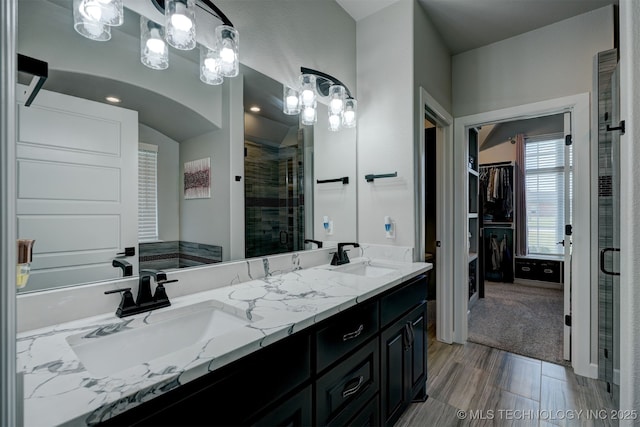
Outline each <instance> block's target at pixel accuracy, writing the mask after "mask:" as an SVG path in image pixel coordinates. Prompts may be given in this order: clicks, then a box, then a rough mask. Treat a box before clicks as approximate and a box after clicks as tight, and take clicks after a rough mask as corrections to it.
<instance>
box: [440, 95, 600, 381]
mask: <svg viewBox="0 0 640 427" xmlns="http://www.w3.org/2000/svg"><path fill="white" fill-rule="evenodd" d="M566 111H570V112H571V113H572V126H573V128H572V135H573V147H574V148H573V149H574V212H576V213H579V214H578V215H574V218H573V230H574V234H573V262H572V266H571V274H572V277H573V280H572V282H573V290H572V300H571V312H572V325H573V330H572V335H571V344H572V345H571V364H572V366H573V368H574V371H575V373H576V374H578V375H583V376H587V377H590V378H597V374H598V365H597V359H596V360H593V359H592V357H591V354H592V350H593V346H594V345H596V346H597V342H595V341H594V340H593V339H592V335H591V318H592V313H591V298H592V286H593V285H592V283H591V268H590V264H591V263H590V260H591V252H590V244H591V216H592V212H591V185H590V183H591V175H590V170H591V160H590V151H591V150H590V147H591V127H590V114H591V110H590V97H589V93H581V94H577V95H571V96H567V97H563V98H556V99H550V100H546V101H541V102H535V103H531V104H525V105H520V106H516V107H512V108H504V109H500V110H494V111H489V112H485V113H479V114H473V115H469V116H464V117H459V118H456V119H455V123H454V150H455V153H454V155H455V164H454V174H455V177H454V191H453V197H454V202H453V203H454V211H455V212H454V214H455V216H454V219H455V222H456V224H460V227H457V228H456V229H455V233H454V239H455V243H454V255H455V256H454V272H455V276H454V288H455V291H454V298H453V299H452V300H450V301H448V302H444V301H443V304H447V303H449V304H453V311H454V322H453V324H454V330H453V337H454V341H455V342H458V343H464V342H466V340H467V335H468V330H467V327H468V324H467V316H468V314H467V313H468V301H467V296H466V295H467V294H466V292H465V290H466V287H467V281H468V278H467V276H468V274H469V273H468V270H467V242H466V237H465V236H466V235H467V228H468V225H467V221H466V215H467V212H466V198H467V193H468V188H467V187H468V183H467V176H466V174H467V159H466V158H465V157H466V156H465V153H466V146H467V141H466V135H467V133H466V130H467V129H468V128H469V127H472V126H479V125H483V124H487V123H495V122H501V121H512V120H518V119H525V118H531V117H535V116H544V115H550V114H558V113H563V112H566ZM446 296H447V295H446V294H445V295H444V297H446Z"/></svg>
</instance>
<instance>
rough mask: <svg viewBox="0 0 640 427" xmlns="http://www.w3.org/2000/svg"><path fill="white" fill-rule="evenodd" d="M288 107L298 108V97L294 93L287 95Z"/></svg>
mask: <svg viewBox="0 0 640 427" xmlns="http://www.w3.org/2000/svg"><path fill="white" fill-rule="evenodd" d="M287 108H289V109H294V108H298V97H297V96H294V95H289V96H287Z"/></svg>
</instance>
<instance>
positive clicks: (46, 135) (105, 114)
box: [16, 85, 138, 291]
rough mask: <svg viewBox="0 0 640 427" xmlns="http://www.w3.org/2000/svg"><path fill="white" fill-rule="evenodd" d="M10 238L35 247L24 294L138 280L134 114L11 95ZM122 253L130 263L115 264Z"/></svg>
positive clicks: (51, 95) (54, 97) (53, 97)
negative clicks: (14, 110)
mask: <svg viewBox="0 0 640 427" xmlns="http://www.w3.org/2000/svg"><path fill="white" fill-rule="evenodd" d="M17 93H18V134H17V144H16V146H17V147H16V150H17V152H16V157H17V174H18V188H17V193H18V194H17V212H16V213H17V226H18V238H20V239H35V245H34V247H33V262H32V265H31V268H32V270H31V277H30V279H29V282H28V284H27V287H26V288H25V291H30V290H36V289H40V288H42V287H48V288H50V287H60V286H67V285H72V284H78V283H88V282H95V281H101V280H108V279H114V278H118V277H121V276H122V274H123V271H124V270H120V269H119V268H116V267H113V266H112V262H113V259H114V258H116V257H120V258H122V259H123V260H125V261H127V262H128V263H130V264H131V265H132V269H133V273H134V274H137V272H138V253H137V252H138V250H137V247H138V206H137V200H138V197H137V194H138V113H137V112H135V111H131V110H126V109H124V108H118V107H114V106H111V105H106V104H102V103H98V102H94V101H88V100H85V99H80V98H76V97H72V96H67V95H62V94H59V93H55V92H50V91H46V90H41V91H40V92H39V93H38V96H37V97H36V99H35V101H34V103H33V104H31V106H29V107H25V106H24V86H22V85H19V87H18V91H17ZM125 247H133V248H134V252H135V255H133V256H127V257H124V256H119V255H118V254H119V253H121V252H123V251H124V248H125Z"/></svg>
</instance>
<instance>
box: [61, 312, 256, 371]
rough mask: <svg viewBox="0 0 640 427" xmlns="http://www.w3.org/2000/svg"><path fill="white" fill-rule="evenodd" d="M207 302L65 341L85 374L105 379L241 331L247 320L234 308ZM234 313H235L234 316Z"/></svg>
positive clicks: (248, 322) (158, 313)
mask: <svg viewBox="0 0 640 427" xmlns="http://www.w3.org/2000/svg"><path fill="white" fill-rule="evenodd" d="M224 306H225V305H224V304H223V303H220V302H217V301H214V300H210V301H205V302H201V303H197V304H193V305H190V306H187V307H180V308H176V309H171V308H167V309H164V310H160V311H158V312H155V313H153V314H152V315H151V316H149V317H148V318H147V320H146V324H144V325H140V326H136V327H130V326H128V324H129V322H127V321H124V322H122V323H119V324H117V325H109V326H108V327H103V328H99V329H98V330H95V331H92V332H91V333H82V334H77V335H73V336H70V337H68V338H67V343H68V344H69V346H70V347H71V348H72V349H73V351H74V352H75V353H76V355H77V356H78V359H79V360H80V362H82V364H83V365H84V367H85V368H86V369H87V371H89V372H91V373H92V374H94V375H96V376H107V375H111V374H114V373H116V372H120V371H122V370H124V369H127V368H130V367H133V366H136V365H139V364H141V363H144V362H148V361H150V360H153V359H156V358H158V357H162V356H165V355H167V354H170V353H173V352H175V351H177V350H180V349H182V348H185V347H188V346H191V345H194V344H197V343H201V342H202V343H203V344H204V342H205V341H207V340H209V339H211V338H215V337H219V336H221V335H225V334H228V333H230V332H234V331H237V330H239V329H241V328H244V327H245V326H247V325H248V324H250V323H251V322H253V321H255V320H259V319H256V318H255V316H254V319H253V320H249V319H247V318H246V316H244V315H243V313H242V312H238V310H236V309H235V308H228V306H227V309H226V310H225V309H224V308H223V307H224ZM234 311H235V312H234Z"/></svg>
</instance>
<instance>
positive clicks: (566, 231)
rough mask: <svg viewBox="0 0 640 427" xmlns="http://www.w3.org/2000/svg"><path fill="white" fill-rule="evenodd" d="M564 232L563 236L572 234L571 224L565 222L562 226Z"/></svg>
mask: <svg viewBox="0 0 640 427" xmlns="http://www.w3.org/2000/svg"><path fill="white" fill-rule="evenodd" d="M564 234H565V236H571V235H572V234H573V227H572V226H571V224H567V225H565V226H564Z"/></svg>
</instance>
